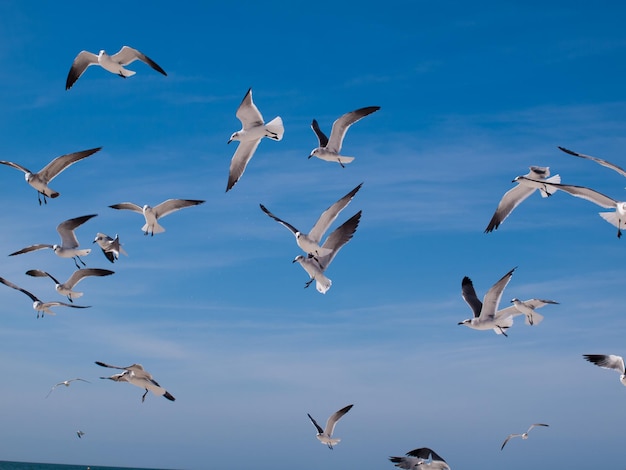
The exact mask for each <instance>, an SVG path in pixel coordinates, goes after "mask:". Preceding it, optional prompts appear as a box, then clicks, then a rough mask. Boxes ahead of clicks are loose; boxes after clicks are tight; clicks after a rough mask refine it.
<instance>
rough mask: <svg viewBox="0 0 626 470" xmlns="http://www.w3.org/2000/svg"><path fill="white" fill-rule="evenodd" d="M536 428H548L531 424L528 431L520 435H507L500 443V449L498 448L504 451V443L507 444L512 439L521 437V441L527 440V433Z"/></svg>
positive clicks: (538, 424)
mask: <svg viewBox="0 0 626 470" xmlns="http://www.w3.org/2000/svg"><path fill="white" fill-rule="evenodd" d="M537 426H545V427H548V425H547V424H541V423H535V424H531V425H530V427H529V428H528V431H526V432H523V433H522V434H509V435H508V436H507V438H506V439H505V440H504V442H503V443H502V447H500V450H502V449H504V446H505V445H506V443H507V442H509V440H510V439H512V438H514V437H521V438H522V439H528V433H529V432H530V430H531V429H532V428H534V427H537Z"/></svg>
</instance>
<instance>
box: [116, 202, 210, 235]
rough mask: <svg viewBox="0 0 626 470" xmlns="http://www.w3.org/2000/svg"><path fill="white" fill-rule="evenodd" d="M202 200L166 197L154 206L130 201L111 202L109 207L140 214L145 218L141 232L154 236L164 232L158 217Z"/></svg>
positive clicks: (195, 204) (194, 204)
mask: <svg viewBox="0 0 626 470" xmlns="http://www.w3.org/2000/svg"><path fill="white" fill-rule="evenodd" d="M203 202H204V201H200V200H197V199H168V200H167V201H163V202H162V203H161V204H158V205H156V206H154V207H150V206H149V205H147V204H146V205H144V206H143V207H140V206H138V205H137V204H133V203H132V202H122V203H120V204H113V205H112V206H109V207H110V208H112V209H120V210H129V211H133V212H137V213H138V214H142V215H143V216H144V218H145V219H146V223H145V224H144V226H143V227H141V230H143V234H144V235H148V234H150V235H151V236H154V234H155V233H162V232H165V229H164V228H163V227H162V226H161V225H159V223H158V222H157V221H158V220H159V219H160V218H162V217H165V216H166V215H169V214H171V213H172V212H176V211H178V210H180V209H184V208H185V207H191V206H197V205H198V204H202V203H203Z"/></svg>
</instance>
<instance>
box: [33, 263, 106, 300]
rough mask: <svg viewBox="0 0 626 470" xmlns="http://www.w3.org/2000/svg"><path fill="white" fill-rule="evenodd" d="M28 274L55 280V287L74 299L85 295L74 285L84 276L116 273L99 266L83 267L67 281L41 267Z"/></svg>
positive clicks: (61, 293) (59, 291)
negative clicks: (58, 278) (60, 280)
mask: <svg viewBox="0 0 626 470" xmlns="http://www.w3.org/2000/svg"><path fill="white" fill-rule="evenodd" d="M26 274H28V275H29V276H33V277H49V278H50V279H52V281H54V289H55V290H56V291H57V292H58V293H59V294H60V295H63V296H67V298H68V299H69V300H70V302H71V301H72V299H77V298H79V297H82V296H83V293H82V292H76V291H74V290H72V289H74V286H75V285H76V284H78V283H79V282H80V281H82V280H83V279H84V278H86V277H89V276H110V275H111V274H114V272H113V271H110V270H108V269H99V268H83V269H78V270H76V271H74V272H73V273H72V275H71V276H70V277H69V279H68V280H67V281H65V282H59V281H58V280H57V279H55V278H54V277H53V276H52V275H51V274H50V273H48V272H46V271H42V270H40V269H30V270H28V271H26Z"/></svg>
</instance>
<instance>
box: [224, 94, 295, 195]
mask: <svg viewBox="0 0 626 470" xmlns="http://www.w3.org/2000/svg"><path fill="white" fill-rule="evenodd" d="M236 116H237V118H238V119H239V120H240V121H241V126H242V129H241V130H240V131H237V132H235V133H234V134H233V135H231V136H230V139H229V140H228V142H227V143H229V144H230V143H231V142H232V141H233V140H238V141H239V146H238V147H237V150H236V151H235V154H234V155H233V158H232V160H231V161H230V171H229V173H228V184H227V185H226V192H228V191H229V190H230V189H231V188H232V187H233V186H234V185H235V183H237V181H239V178H241V175H243V172H244V171H245V169H246V165H247V164H248V162H249V161H250V159H251V158H252V155H254V152H255V151H256V148H257V147H258V146H259V142H261V139H262V138H263V137H269V138H270V139H272V140H277V141H278V140H281V139H282V138H283V133H284V132H285V129H284V127H283V120H282V119H281V118H280V116H277V117H275V118H274V119H272V120H271V121H270V122H268V123H267V124H265V122H264V121H263V116H262V115H261V113H260V112H259V110H258V108H257V107H256V105H255V104H254V103H253V102H252V88H250V89H248V92H247V93H246V96H244V97H243V100H242V101H241V104H240V105H239V108H238V109H237V113H236Z"/></svg>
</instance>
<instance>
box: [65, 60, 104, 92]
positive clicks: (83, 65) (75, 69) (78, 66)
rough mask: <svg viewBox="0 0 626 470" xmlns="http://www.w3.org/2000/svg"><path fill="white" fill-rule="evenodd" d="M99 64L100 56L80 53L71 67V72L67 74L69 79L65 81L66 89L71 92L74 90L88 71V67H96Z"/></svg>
mask: <svg viewBox="0 0 626 470" xmlns="http://www.w3.org/2000/svg"><path fill="white" fill-rule="evenodd" d="M97 63H98V56H97V55H96V54H94V53H92V52H89V51H81V52H79V53H78V55H77V56H76V58H75V59H74V62H72V66H71V67H70V71H69V73H68V74H67V79H66V80H65V89H66V90H69V89H70V88H72V85H74V83H75V82H76V80H78V79H79V77H80V76H81V75H82V74H83V73H84V72H85V70H87V67H89V66H90V65H94V64H97Z"/></svg>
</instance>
